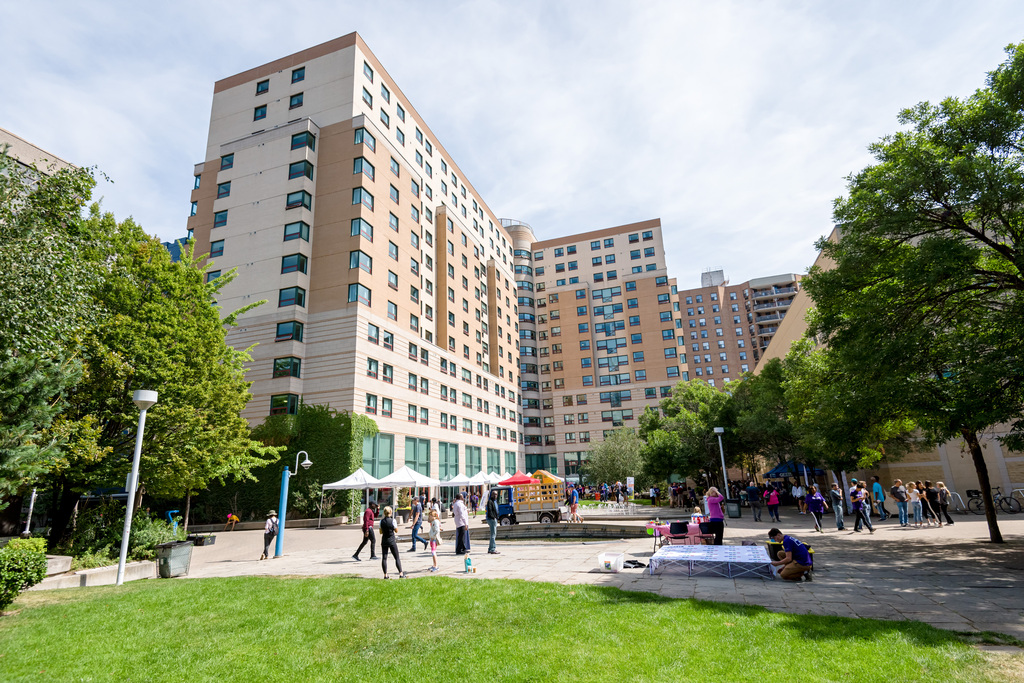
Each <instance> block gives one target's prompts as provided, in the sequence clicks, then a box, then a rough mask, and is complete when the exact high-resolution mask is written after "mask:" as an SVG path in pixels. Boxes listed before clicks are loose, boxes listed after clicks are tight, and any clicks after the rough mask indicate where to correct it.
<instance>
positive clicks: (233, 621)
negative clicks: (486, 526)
mask: <svg viewBox="0 0 1024 683" xmlns="http://www.w3.org/2000/svg"><path fill="white" fill-rule="evenodd" d="M11 609H12V610H15V611H12V612H9V613H8V614H7V615H5V616H3V617H0V680H3V681H108V680H118V681H124V680H132V681H176V682H180V681H212V680H217V681H221V680H224V681H253V682H255V681H357V680H358V681H413V680H420V681H462V680H464V681H492V680H504V681H546V680H552V681H580V680H583V681H612V680H619V681H623V680H639V681H646V680H650V681H729V682H731V681H759V682H760V681H767V680H772V681H799V682H800V683H810V682H811V681H856V683H865V682H867V681H887V682H888V681H932V682H934V681H942V682H943V683H948V682H950V681H979V680H992V679H993V678H997V677H998V672H996V671H995V669H994V667H993V666H992V665H990V664H989V663H988V662H987V661H986V659H985V657H984V656H983V655H982V654H980V653H979V652H977V651H976V650H975V649H973V648H972V647H971V646H970V645H969V644H968V643H966V642H965V641H964V640H963V639H962V638H961V637H959V636H957V635H956V634H954V633H951V632H948V631H941V630H937V629H934V628H932V627H930V626H927V625H925V624H921V623H916V622H890V621H873V620H869V619H843V618H837V617H819V616H803V615H789V614H775V613H772V612H768V611H766V610H764V609H761V608H756V607H743V606H737V605H729V604H720V603H711V602H699V601H692V600H673V599H668V598H662V597H660V596H657V595H652V594H649V593H639V592H636V593H634V592H624V591H621V590H618V589H613V588H599V587H593V586H562V585H560V584H545V583H533V582H526V581H512V580H488V581H480V580H459V579H452V578H446V577H429V578H423V579H409V580H405V581H401V580H392V581H380V580H365V579H352V578H345V577H337V576H332V577H325V578H319V577H317V578H274V577H242V578H230V579H203V580H174V581H167V580H153V581H138V582H134V583H131V584H126V585H125V586H122V587H121V588H115V587H113V586H110V587H99V588H81V589H73V590H61V591H39V592H31V593H27V594H23V595H22V596H21V597H20V598H19V599H18V601H17V602H15V604H14V605H13V606H12V608H11Z"/></svg>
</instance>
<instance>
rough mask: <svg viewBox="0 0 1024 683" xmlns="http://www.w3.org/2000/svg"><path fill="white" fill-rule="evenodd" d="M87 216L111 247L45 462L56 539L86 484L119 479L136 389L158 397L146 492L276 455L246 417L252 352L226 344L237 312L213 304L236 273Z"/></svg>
mask: <svg viewBox="0 0 1024 683" xmlns="http://www.w3.org/2000/svg"><path fill="white" fill-rule="evenodd" d="M88 222H89V227H90V229H91V231H92V233H93V234H95V235H100V236H102V239H103V240H104V243H105V244H106V245H107V256H106V262H107V264H108V267H107V268H106V270H105V271H104V273H103V274H102V278H101V280H100V283H99V285H98V286H97V287H96V288H95V289H94V291H93V299H94V302H95V303H94V305H95V307H96V308H97V313H98V315H97V318H96V322H95V323H94V324H93V325H91V326H90V327H89V328H88V329H87V330H86V332H85V334H84V336H83V339H82V342H81V347H80V357H81V359H82V364H83V368H84V376H83V379H82V381H81V382H79V383H78V385H76V387H75V388H74V390H73V391H72V392H71V393H70V395H69V396H68V401H67V407H66V409H65V410H64V412H63V414H62V416H61V425H60V426H61V428H63V429H64V430H65V431H66V433H67V435H68V446H67V447H66V448H64V449H63V450H62V453H61V457H59V458H57V459H55V460H54V461H53V462H52V463H50V471H51V475H52V476H53V478H54V481H55V483H56V484H57V486H58V488H59V490H60V496H59V498H58V507H57V510H56V511H55V514H54V524H53V530H52V533H53V535H54V536H55V537H57V538H59V537H60V535H61V534H62V533H63V532H64V531H65V529H66V525H67V522H68V519H69V517H70V513H71V511H72V509H73V507H74V504H75V502H76V500H77V498H78V496H79V494H80V493H82V492H85V491H90V490H93V489H96V488H99V487H102V486H121V485H123V483H124V481H125V477H126V474H127V472H128V470H129V468H130V464H131V457H132V452H133V447H134V438H135V432H136V426H137V421H138V410H137V409H136V408H135V406H134V405H133V404H132V402H131V396H132V392H133V391H134V390H136V389H154V390H156V391H158V392H159V399H160V400H159V402H158V403H157V404H156V405H155V406H153V407H152V408H151V409H150V410H149V413H148V416H147V422H146V429H145V440H144V442H143V451H142V461H141V465H140V485H141V486H142V487H144V489H145V491H146V492H147V493H149V494H152V495H154V496H157V497H164V498H178V497H184V496H186V495H188V494H189V493H191V492H193V491H197V490H201V489H204V488H205V487H206V486H207V485H208V484H209V483H210V482H211V481H214V480H221V481H223V480H224V479H227V478H247V477H251V475H250V470H251V469H252V468H254V467H257V466H259V465H262V464H265V463H266V462H268V461H270V460H274V459H276V458H277V449H276V448H275V447H272V446H265V445H264V444H262V443H260V442H258V441H256V440H254V439H252V438H251V437H250V432H249V426H248V423H247V422H246V421H245V419H243V418H242V417H241V412H242V410H243V409H244V407H245V405H246V403H247V402H248V401H249V400H250V398H251V395H250V394H249V391H248V383H247V382H246V381H245V376H244V368H243V363H244V362H245V361H246V360H247V359H248V357H249V356H248V354H247V352H245V351H242V350H236V349H233V348H231V347H230V346H228V345H227V344H226V343H225V334H226V329H225V326H226V325H232V324H234V319H235V316H236V315H237V314H238V313H240V311H238V312H235V313H232V314H230V315H228V316H227V317H226V318H225V319H221V316H220V310H219V308H218V307H217V306H216V305H215V297H216V294H217V292H218V291H219V289H220V288H221V287H222V286H223V285H224V284H226V283H227V282H228V281H229V280H230V278H231V277H232V274H228V275H226V276H222V277H220V278H216V279H214V280H212V281H211V282H206V273H205V271H204V269H203V268H201V267H200V266H199V259H197V258H195V257H194V256H193V254H192V251H191V249H186V251H185V254H184V256H183V258H182V260H181V261H180V262H172V261H171V258H170V255H169V253H168V252H167V250H166V249H164V248H163V246H162V245H161V244H160V242H159V241H157V240H156V239H154V238H152V237H149V236H148V235H146V234H145V233H144V232H143V231H142V230H141V228H139V227H138V226H137V225H136V224H135V223H134V222H132V221H131V220H127V221H124V222H122V223H117V222H116V221H115V220H114V218H113V217H112V216H110V215H109V214H107V215H101V214H100V213H99V212H98V210H94V211H93V212H92V214H91V215H90V216H89V219H88Z"/></svg>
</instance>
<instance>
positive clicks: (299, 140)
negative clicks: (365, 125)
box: [292, 129, 361, 152]
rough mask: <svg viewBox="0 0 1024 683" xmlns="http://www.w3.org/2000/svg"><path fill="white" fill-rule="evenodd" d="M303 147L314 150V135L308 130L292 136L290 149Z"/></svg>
mask: <svg viewBox="0 0 1024 683" xmlns="http://www.w3.org/2000/svg"><path fill="white" fill-rule="evenodd" d="M360 130H361V129H360ZM303 147H309V149H310V150H312V151H314V152H315V151H316V136H315V135H313V134H312V133H310V132H309V131H306V132H305V133H296V134H295V135H293V136H292V149H302V148H303Z"/></svg>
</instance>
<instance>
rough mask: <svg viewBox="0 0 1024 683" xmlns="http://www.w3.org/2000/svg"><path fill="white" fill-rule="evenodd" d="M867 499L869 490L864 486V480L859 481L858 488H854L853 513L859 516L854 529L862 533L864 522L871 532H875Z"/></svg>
mask: <svg viewBox="0 0 1024 683" xmlns="http://www.w3.org/2000/svg"><path fill="white" fill-rule="evenodd" d="M867 501H868V492H867V490H866V489H865V488H864V482H862V481H858V482H857V488H855V489H854V493H853V514H854V515H855V516H856V518H857V521H856V523H855V524H854V525H853V530H854V531H856V532H857V533H860V530H861V524H862V523H863V526H866V527H867V528H868V531H869V532H871V533H875V527H873V526H871V520H870V519H869V518H868V514H867V510H866V509H865V507H866V506H867V504H868V503H867Z"/></svg>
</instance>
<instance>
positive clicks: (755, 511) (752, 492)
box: [747, 482, 761, 522]
mask: <svg viewBox="0 0 1024 683" xmlns="http://www.w3.org/2000/svg"><path fill="white" fill-rule="evenodd" d="M747 503H749V504H750V513H751V514H752V515H753V516H754V521H755V522H760V521H761V489H759V488H757V484H755V483H754V482H750V483H749V484H748V485H747Z"/></svg>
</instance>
